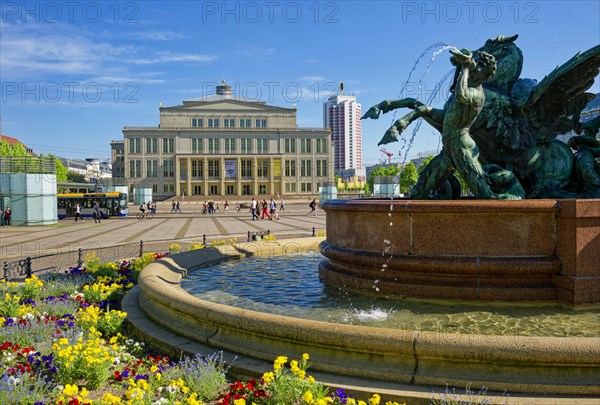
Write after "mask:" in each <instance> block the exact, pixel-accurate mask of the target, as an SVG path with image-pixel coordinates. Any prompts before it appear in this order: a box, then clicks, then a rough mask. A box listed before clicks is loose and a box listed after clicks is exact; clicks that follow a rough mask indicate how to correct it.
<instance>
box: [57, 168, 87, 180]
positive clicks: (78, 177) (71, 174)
mask: <svg viewBox="0 0 600 405" xmlns="http://www.w3.org/2000/svg"><path fill="white" fill-rule="evenodd" d="M57 171H58V169H57ZM66 176H67V180H66V181H68V182H69V183H87V181H86V179H85V176H84V175H83V174H81V173H77V172H74V171H72V170H70V171H68V172H67V175H66Z"/></svg>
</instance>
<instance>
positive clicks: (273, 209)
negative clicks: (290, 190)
mask: <svg viewBox="0 0 600 405" xmlns="http://www.w3.org/2000/svg"><path fill="white" fill-rule="evenodd" d="M269 206H270V210H269V213H270V214H271V219H273V218H275V219H277V220H279V215H278V214H277V203H276V202H275V200H273V199H272V198H271V202H270V203H269Z"/></svg>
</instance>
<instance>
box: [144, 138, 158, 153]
mask: <svg viewBox="0 0 600 405" xmlns="http://www.w3.org/2000/svg"><path fill="white" fill-rule="evenodd" d="M146 153H152V154H154V153H158V139H157V138H147V139H146Z"/></svg>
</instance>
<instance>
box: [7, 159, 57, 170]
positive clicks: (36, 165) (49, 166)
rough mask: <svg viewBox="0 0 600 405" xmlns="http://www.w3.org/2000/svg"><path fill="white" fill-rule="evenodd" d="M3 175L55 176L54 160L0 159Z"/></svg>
mask: <svg viewBox="0 0 600 405" xmlns="http://www.w3.org/2000/svg"><path fill="white" fill-rule="evenodd" d="M0 173H3V174H16V173H26V174H56V159H55V158H54V157H51V156H24V157H13V156H6V157H0Z"/></svg>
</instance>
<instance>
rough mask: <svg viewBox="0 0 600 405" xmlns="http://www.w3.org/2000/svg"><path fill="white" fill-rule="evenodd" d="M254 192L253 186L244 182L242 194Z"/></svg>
mask: <svg viewBox="0 0 600 405" xmlns="http://www.w3.org/2000/svg"><path fill="white" fill-rule="evenodd" d="M250 194H252V186H250V184H242V195H250Z"/></svg>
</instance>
